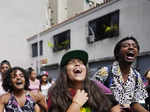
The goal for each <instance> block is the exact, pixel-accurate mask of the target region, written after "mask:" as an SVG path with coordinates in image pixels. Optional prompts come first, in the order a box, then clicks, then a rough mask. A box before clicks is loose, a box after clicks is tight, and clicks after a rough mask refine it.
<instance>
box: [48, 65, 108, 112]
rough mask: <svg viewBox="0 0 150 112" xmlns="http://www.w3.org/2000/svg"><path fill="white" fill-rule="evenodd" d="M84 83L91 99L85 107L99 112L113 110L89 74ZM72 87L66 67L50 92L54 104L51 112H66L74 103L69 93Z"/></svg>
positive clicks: (50, 109) (62, 69)
mask: <svg viewBox="0 0 150 112" xmlns="http://www.w3.org/2000/svg"><path fill="white" fill-rule="evenodd" d="M83 83H84V87H83V89H84V90H85V91H86V92H87V93H88V97H89V98H88V101H87V103H86V104H85V105H86V106H88V107H90V108H91V109H92V110H96V111H97V112H108V111H109V110H110V108H111V103H110V101H109V100H108V99H107V98H106V96H105V95H104V94H103V92H101V90H100V89H99V88H98V86H97V85H96V84H95V83H94V82H93V81H91V80H89V78H88V72H87V74H86V78H85V81H84V82H83ZM70 87H71V85H70V82H69V78H68V76H67V74H66V67H62V68H61V71H60V76H59V77H58V79H57V80H56V83H55V85H54V87H53V88H50V90H49V97H50V100H51V104H52V105H51V107H50V108H49V112H66V110H67V109H68V108H69V106H70V105H71V103H72V96H71V94H70V92H69V91H68V88H70Z"/></svg>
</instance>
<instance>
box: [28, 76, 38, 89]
mask: <svg viewBox="0 0 150 112" xmlns="http://www.w3.org/2000/svg"><path fill="white" fill-rule="evenodd" d="M29 83H30V85H29V89H30V90H31V91H38V90H40V81H39V80H38V79H35V81H32V80H30V79H29Z"/></svg>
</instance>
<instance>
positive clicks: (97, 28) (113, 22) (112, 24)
mask: <svg viewBox="0 0 150 112" xmlns="http://www.w3.org/2000/svg"><path fill="white" fill-rule="evenodd" d="M119 12H120V11H119V10H116V11H114V12H111V13H109V14H107V15H104V16H102V17H99V18H97V19H94V20H91V21H89V23H88V30H89V36H88V40H89V42H93V41H98V40H102V39H105V38H111V37H116V36H118V35H119ZM91 37H92V38H91ZM90 40H91V41H90Z"/></svg>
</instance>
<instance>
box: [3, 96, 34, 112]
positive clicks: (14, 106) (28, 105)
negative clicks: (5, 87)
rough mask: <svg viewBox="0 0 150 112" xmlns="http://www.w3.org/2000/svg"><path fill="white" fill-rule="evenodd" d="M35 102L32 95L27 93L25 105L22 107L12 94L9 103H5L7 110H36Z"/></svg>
mask: <svg viewBox="0 0 150 112" xmlns="http://www.w3.org/2000/svg"><path fill="white" fill-rule="evenodd" d="M34 106H35V102H34V101H33V99H32V98H31V96H30V95H29V94H28V93H27V94H26V102H25V104H24V106H23V107H20V106H19V104H18V102H17V100H16V98H15V96H14V95H13V94H12V95H11V97H10V99H9V101H8V103H7V104H6V105H5V110H6V112H34Z"/></svg>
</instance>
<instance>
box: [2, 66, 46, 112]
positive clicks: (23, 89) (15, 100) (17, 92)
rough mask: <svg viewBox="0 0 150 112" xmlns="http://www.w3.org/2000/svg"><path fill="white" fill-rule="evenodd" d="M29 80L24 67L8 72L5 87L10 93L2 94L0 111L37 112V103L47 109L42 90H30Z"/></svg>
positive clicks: (4, 82)
mask: <svg viewBox="0 0 150 112" xmlns="http://www.w3.org/2000/svg"><path fill="white" fill-rule="evenodd" d="M28 86H29V80H28V78H27V74H26V72H25V70H24V69H23V68H20V67H14V68H12V69H10V70H8V72H7V73H6V77H5V79H4V81H3V88H4V89H5V91H7V92H8V93H6V94H4V95H2V96H0V112H3V111H4V109H5V110H6V112H36V111H39V110H38V109H39V108H36V107H37V104H38V105H39V106H40V107H41V108H42V109H44V110H45V111H47V104H46V101H45V97H44V96H43V95H42V94H41V93H40V92H31V91H28Z"/></svg>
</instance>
